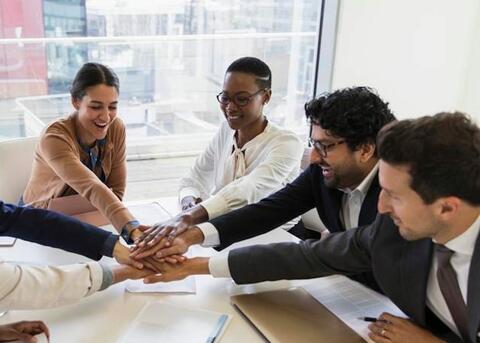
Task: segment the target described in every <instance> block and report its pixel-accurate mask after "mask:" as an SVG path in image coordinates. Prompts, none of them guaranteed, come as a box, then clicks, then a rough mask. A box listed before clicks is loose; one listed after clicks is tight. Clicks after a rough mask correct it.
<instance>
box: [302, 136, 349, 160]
mask: <svg viewBox="0 0 480 343" xmlns="http://www.w3.org/2000/svg"><path fill="white" fill-rule="evenodd" d="M343 143H345V141H344V140H343V141H338V142H335V143H330V144H323V143H322V142H320V141H317V140H315V139H312V138H311V137H310V138H308V145H310V146H313V147H314V148H315V149H316V150H317V151H318V153H319V154H320V156H322V157H327V156H328V152H329V151H332V149H333V148H334V147H336V146H337V145H340V144H343Z"/></svg>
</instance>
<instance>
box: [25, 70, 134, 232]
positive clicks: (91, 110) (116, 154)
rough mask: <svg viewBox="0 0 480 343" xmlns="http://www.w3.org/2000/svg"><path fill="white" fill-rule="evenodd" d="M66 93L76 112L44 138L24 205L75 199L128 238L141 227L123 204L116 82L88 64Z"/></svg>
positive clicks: (123, 156)
mask: <svg viewBox="0 0 480 343" xmlns="http://www.w3.org/2000/svg"><path fill="white" fill-rule="evenodd" d="M70 94H71V101H72V105H73V107H74V112H73V113H72V114H70V115H69V116H68V117H66V118H61V119H58V120H57V121H55V122H53V123H52V124H50V125H49V126H48V127H47V128H46V130H45V132H44V133H43V134H42V136H41V138H40V142H39V144H38V146H37V148H36V151H35V158H34V162H33V168H32V175H31V177H30V180H29V183H28V185H27V187H26V190H25V192H24V194H23V197H22V201H23V202H24V203H25V204H26V205H30V206H33V207H38V208H47V207H48V204H49V202H50V201H51V200H52V199H54V198H59V197H64V196H68V195H74V194H79V195H81V196H82V197H84V198H86V199H87V200H88V201H90V203H91V204H92V205H93V206H95V207H96V208H97V209H98V210H99V211H100V212H101V213H102V214H103V215H105V216H106V217H107V218H108V219H109V221H110V222H111V223H112V224H113V226H114V227H115V228H116V229H117V230H118V231H119V232H120V231H122V230H123V236H124V238H125V237H126V238H129V236H130V234H131V232H132V231H133V230H134V229H135V228H136V227H138V226H139V223H138V221H137V220H135V218H134V217H133V215H132V214H131V213H130V212H129V211H128V209H127V208H126V207H125V206H124V204H123V203H122V198H123V195H124V193H125V186H126V177H127V168H126V153H125V125H124V123H123V122H122V120H121V119H120V118H118V117H117V104H118V94H119V80H118V77H117V75H116V74H115V73H114V72H113V71H112V70H111V69H110V68H108V67H106V66H104V65H102V64H99V63H86V64H84V65H83V66H82V68H81V69H80V70H79V71H78V73H77V75H76V76H75V79H74V80H73V83H72V87H71V89H70Z"/></svg>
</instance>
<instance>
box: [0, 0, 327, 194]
mask: <svg viewBox="0 0 480 343" xmlns="http://www.w3.org/2000/svg"><path fill="white" fill-rule="evenodd" d="M321 3H322V2H321V1H318V0H296V1H291V0H261V1H258V0H221V1H215V0H204V1H202V0H190V1H187V0H184V1H171V0H158V1H151V0H148V1H147V0H135V1H133V0H132V1H128V0H43V1H42V0H9V1H1V0H0V140H3V139H9V138H14V137H21V136H31V135H38V134H39V133H40V132H41V130H42V129H43V128H44V127H45V125H47V124H48V123H49V122H51V121H52V120H55V119H57V118H59V117H61V116H64V115H67V114H69V113H70V112H71V110H72V109H71V105H70V98H69V94H68V89H69V85H70V82H71V81H72V79H73V77H74V75H75V73H76V71H77V70H78V68H79V67H80V66H81V65H82V64H83V63H85V62H87V61H98V62H101V63H104V64H107V65H109V66H110V67H112V68H113V69H114V70H115V72H116V73H117V74H118V75H119V77H120V106H119V115H120V116H121V117H122V119H123V120H124V121H125V123H126V125H127V139H128V142H127V150H128V160H129V188H128V190H127V197H129V199H135V198H138V197H156V196H167V195H174V194H175V193H176V187H177V186H176V185H177V183H176V180H177V179H178V178H179V176H181V174H182V173H183V172H184V171H185V170H186V168H188V166H189V165H190V164H192V163H193V160H194V158H195V156H196V155H197V154H198V153H199V152H200V151H201V150H202V149H203V147H204V146H205V145H206V143H207V142H208V140H209V139H210V138H211V137H212V135H213V133H214V132H215V130H216V128H217V127H218V125H219V123H220V122H221V121H222V120H223V118H222V114H221V112H220V110H219V106H218V104H217V102H216V100H215V94H217V93H218V92H219V91H220V90H221V87H222V81H223V76H224V71H225V69H226V67H227V66H228V65H229V63H230V62H232V61H233V60H234V59H236V58H238V57H241V56H256V57H259V58H261V59H263V60H265V61H266V62H267V63H268V64H269V65H270V67H271V69H272V73H273V89H272V91H273V96H272V101H271V102H270V104H269V105H268V107H266V113H265V114H266V115H267V117H268V118H269V120H271V121H273V122H275V123H277V124H280V125H282V126H286V127H289V128H291V129H293V130H296V131H297V132H299V133H304V132H305V131H306V125H305V121H304V117H303V116H304V114H303V104H304V103H305V101H306V100H308V99H310V98H311V97H312V95H313V89H314V83H315V80H316V75H315V71H316V68H317V67H316V66H317V64H316V58H317V42H318V31H319V30H318V25H319V23H320V20H319V17H320V10H321ZM39 14H40V15H39ZM132 183H136V186H135V187H131V186H130V185H131V184H132ZM142 185H145V187H142Z"/></svg>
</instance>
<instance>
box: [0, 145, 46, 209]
mask: <svg viewBox="0 0 480 343" xmlns="http://www.w3.org/2000/svg"><path fill="white" fill-rule="evenodd" d="M38 140H39V137H26V138H18V139H12V140H7V141H2V142H0V200H2V201H3V202H6V203H11V204H17V203H18V200H19V199H20V196H21V195H22V194H23V192H24V190H25V187H26V186H27V183H28V180H29V179H30V173H31V171H32V164H33V156H34V152H35V147H36V145H37V143H38Z"/></svg>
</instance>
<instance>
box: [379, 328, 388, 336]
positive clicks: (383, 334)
mask: <svg viewBox="0 0 480 343" xmlns="http://www.w3.org/2000/svg"><path fill="white" fill-rule="evenodd" d="M385 332H387V331H385V329H382V331H381V332H380V336H383V337H385Z"/></svg>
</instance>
